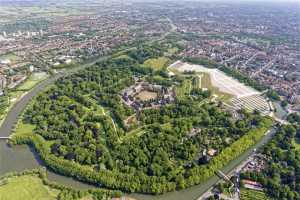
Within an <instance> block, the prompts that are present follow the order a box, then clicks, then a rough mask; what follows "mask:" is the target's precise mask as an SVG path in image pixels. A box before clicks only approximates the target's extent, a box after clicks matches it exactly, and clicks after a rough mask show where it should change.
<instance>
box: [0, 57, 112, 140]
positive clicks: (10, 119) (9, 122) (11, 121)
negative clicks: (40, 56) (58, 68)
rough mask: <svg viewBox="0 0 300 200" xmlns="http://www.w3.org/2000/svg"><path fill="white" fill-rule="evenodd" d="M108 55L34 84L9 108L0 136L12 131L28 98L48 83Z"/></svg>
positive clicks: (101, 59) (9, 133) (6, 135)
mask: <svg viewBox="0 0 300 200" xmlns="http://www.w3.org/2000/svg"><path fill="white" fill-rule="evenodd" d="M107 58H108V56H103V57H100V58H98V59H96V60H93V61H90V62H87V63H84V64H79V65H78V67H74V68H72V69H68V70H65V71H63V72H60V73H57V74H55V75H53V76H51V77H49V78H48V79H46V80H44V81H42V82H40V83H39V84H38V85H36V86H35V87H34V88H33V89H32V90H30V91H29V92H28V93H26V94H25V95H24V96H23V97H22V98H21V99H20V100H19V101H18V102H17V103H15V105H14V106H13V107H12V108H11V110H10V111H9V112H8V114H7V116H6V118H5V120H4V121H3V123H2V125H1V127H0V137H8V136H10V135H11V133H12V129H13V128H14V126H15V124H16V123H17V122H18V118H19V116H20V114H21V113H22V111H23V110H24V109H25V107H26V106H27V104H28V103H29V102H30V100H31V99H32V98H33V97H34V96H36V95H37V94H38V93H39V92H40V91H42V90H44V89H45V88H47V87H48V86H49V85H51V84H52V83H54V82H55V81H56V80H57V79H59V78H61V77H63V76H68V75H70V74H73V73H75V72H77V71H78V70H81V69H84V68H86V67H89V66H91V65H93V64H95V63H96V62H98V61H103V60H105V59H107Z"/></svg>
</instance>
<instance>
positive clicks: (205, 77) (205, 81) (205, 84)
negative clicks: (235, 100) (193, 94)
mask: <svg viewBox="0 0 300 200" xmlns="http://www.w3.org/2000/svg"><path fill="white" fill-rule="evenodd" d="M200 74H201V75H202V76H201V87H202V88H206V89H208V90H210V91H211V92H212V94H215V95H217V96H218V98H219V99H220V100H222V101H225V102H229V100H230V99H231V98H232V97H233V96H232V95H230V94H228V93H224V92H221V91H220V90H219V89H218V88H216V87H214V86H213V85H212V83H211V79H210V75H209V74H207V73H200Z"/></svg>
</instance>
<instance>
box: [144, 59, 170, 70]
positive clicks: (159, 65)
mask: <svg viewBox="0 0 300 200" xmlns="http://www.w3.org/2000/svg"><path fill="white" fill-rule="evenodd" d="M168 62H169V59H168V58H166V57H160V58H152V59H148V60H146V61H145V62H144V64H143V65H144V66H146V67H150V68H152V69H154V70H161V69H163V68H164V67H166V65H167V63H168Z"/></svg>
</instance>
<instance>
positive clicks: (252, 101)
mask: <svg viewBox="0 0 300 200" xmlns="http://www.w3.org/2000/svg"><path fill="white" fill-rule="evenodd" d="M168 70H169V71H171V72H173V73H175V74H176V73H182V72H187V71H194V72H196V74H198V77H199V79H201V88H204V89H208V90H210V91H211V92H212V93H213V94H215V95H217V96H218V98H219V99H221V100H223V101H224V102H226V103H229V104H232V105H233V106H234V107H235V108H237V109H241V108H245V109H247V110H249V111H250V112H252V111H254V110H258V111H260V112H261V113H263V114H266V115H268V114H269V113H270V109H271V108H270V105H269V103H268V102H267V101H266V99H265V98H264V97H263V96H261V93H260V92H259V91H257V90H255V89H253V88H251V87H249V86H246V85H244V84H242V83H240V82H239V81H238V80H236V79H233V78H231V77H230V76H228V75H226V74H225V73H223V72H222V71H220V70H218V69H210V68H206V67H203V66H201V65H192V64H188V63H183V62H181V61H177V62H175V63H173V64H172V65H170V67H168Z"/></svg>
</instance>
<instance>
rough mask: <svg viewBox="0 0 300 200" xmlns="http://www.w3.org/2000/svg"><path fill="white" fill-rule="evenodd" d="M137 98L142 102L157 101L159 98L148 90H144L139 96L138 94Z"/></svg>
mask: <svg viewBox="0 0 300 200" xmlns="http://www.w3.org/2000/svg"><path fill="white" fill-rule="evenodd" d="M136 97H137V98H139V99H140V100H142V101H148V100H150V99H156V98H157V93H156V92H151V91H147V90H143V91H141V92H140V93H139V94H137V95H136Z"/></svg>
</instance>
